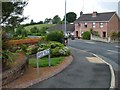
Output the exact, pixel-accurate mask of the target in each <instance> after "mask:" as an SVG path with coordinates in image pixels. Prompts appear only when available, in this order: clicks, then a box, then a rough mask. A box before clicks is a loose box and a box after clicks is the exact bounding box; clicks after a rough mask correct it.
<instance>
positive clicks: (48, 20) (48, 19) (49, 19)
mask: <svg viewBox="0 0 120 90" xmlns="http://www.w3.org/2000/svg"><path fill="white" fill-rule="evenodd" d="M51 20H52V19H51V18H46V19H45V21H44V23H45V24H46V23H47V24H48V23H49V22H50V21H51Z"/></svg>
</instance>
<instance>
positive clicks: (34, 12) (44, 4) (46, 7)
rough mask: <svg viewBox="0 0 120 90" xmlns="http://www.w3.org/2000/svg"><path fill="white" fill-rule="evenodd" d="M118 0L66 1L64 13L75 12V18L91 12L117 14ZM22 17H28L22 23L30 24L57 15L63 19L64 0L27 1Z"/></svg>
mask: <svg viewBox="0 0 120 90" xmlns="http://www.w3.org/2000/svg"><path fill="white" fill-rule="evenodd" d="M119 1H120V0H66V2H67V5H66V12H67V13H68V12H75V13H76V14H77V18H78V17H79V16H80V12H81V11H83V13H84V14H86V13H92V12H93V11H97V12H98V13H100V12H111V11H116V12H118V2H119ZM23 15H24V16H28V18H29V19H27V20H26V21H25V22H23V23H30V21H31V19H33V20H34V21H35V22H39V21H44V20H45V18H53V17H54V16H55V15H59V16H60V18H61V19H63V17H64V15H65V0H29V1H28V5H27V6H26V7H25V8H24V12H23Z"/></svg>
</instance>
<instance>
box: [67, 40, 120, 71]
mask: <svg viewBox="0 0 120 90" xmlns="http://www.w3.org/2000/svg"><path fill="white" fill-rule="evenodd" d="M68 46H71V47H74V48H78V49H81V50H86V51H88V52H92V53H94V54H97V55H98V56H99V57H101V58H102V59H104V60H105V61H106V62H108V63H110V64H111V65H112V66H113V68H114V70H116V71H118V70H120V69H118V65H119V64H120V60H119V59H118V56H119V55H120V51H119V49H120V46H119V45H118V44H117V43H104V42H97V41H90V40H80V39H75V40H69V44H68Z"/></svg>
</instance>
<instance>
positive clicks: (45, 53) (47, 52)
mask: <svg viewBox="0 0 120 90" xmlns="http://www.w3.org/2000/svg"><path fill="white" fill-rule="evenodd" d="M46 55H48V65H49V66H51V64H50V49H47V50H44V51H40V52H37V54H36V57H37V73H38V74H39V63H38V59H39V58H41V57H44V56H46Z"/></svg>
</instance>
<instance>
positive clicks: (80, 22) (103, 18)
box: [74, 12, 120, 38]
mask: <svg viewBox="0 0 120 90" xmlns="http://www.w3.org/2000/svg"><path fill="white" fill-rule="evenodd" d="M74 23H75V31H74V35H75V37H81V36H82V33H84V32H85V31H89V30H90V29H92V30H93V31H97V32H98V34H99V36H100V38H108V37H109V34H110V33H112V32H118V31H120V18H119V16H118V15H117V14H116V12H104V13H97V12H93V13H90V14H83V12H80V17H79V18H78V19H77V20H76V21H75V22H74Z"/></svg>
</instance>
